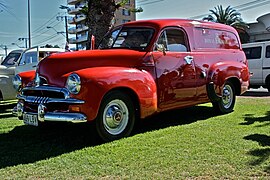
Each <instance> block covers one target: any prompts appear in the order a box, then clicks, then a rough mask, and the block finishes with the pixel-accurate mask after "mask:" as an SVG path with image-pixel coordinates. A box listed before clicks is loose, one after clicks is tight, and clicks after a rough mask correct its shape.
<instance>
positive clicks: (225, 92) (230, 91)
mask: <svg viewBox="0 0 270 180" xmlns="http://www.w3.org/2000/svg"><path fill="white" fill-rule="evenodd" d="M212 104H213V107H214V108H215V110H216V111H218V112H219V113H222V114H225V113H229V112H232V111H233V108H234V104H235V89H234V86H233V84H232V83H231V82H229V81H228V82H226V83H225V84H224V87H223V89H222V96H221V98H220V99H219V100H218V101H216V102H212Z"/></svg>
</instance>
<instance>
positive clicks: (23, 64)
mask: <svg viewBox="0 0 270 180" xmlns="http://www.w3.org/2000/svg"><path fill="white" fill-rule="evenodd" d="M59 52H65V49H62V48H42V47H38V46H36V47H32V48H29V49H27V50H25V52H24V53H23V56H22V58H20V59H19V61H18V63H17V66H16V68H15V74H18V73H21V72H25V71H31V70H35V69H36V67H37V65H38V63H39V61H40V60H42V59H43V58H45V57H47V56H49V55H51V54H54V53H59Z"/></svg>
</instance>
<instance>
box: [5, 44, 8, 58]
mask: <svg viewBox="0 0 270 180" xmlns="http://www.w3.org/2000/svg"><path fill="white" fill-rule="evenodd" d="M4 49H5V54H6V56H7V49H8V48H7V46H6V45H5V48H4Z"/></svg>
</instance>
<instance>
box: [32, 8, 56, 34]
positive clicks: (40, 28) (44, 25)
mask: <svg viewBox="0 0 270 180" xmlns="http://www.w3.org/2000/svg"><path fill="white" fill-rule="evenodd" d="M59 14H60V13H57V14H55V15H53V17H51V18H50V19H49V20H48V21H46V22H45V23H44V24H42V25H41V26H40V27H38V28H37V29H35V30H34V31H32V33H35V32H38V31H41V30H42V29H44V28H46V27H47V26H49V25H51V24H52V23H54V22H55V21H57V19H56V17H57V16H58V15H59ZM51 21H52V22H51Z"/></svg>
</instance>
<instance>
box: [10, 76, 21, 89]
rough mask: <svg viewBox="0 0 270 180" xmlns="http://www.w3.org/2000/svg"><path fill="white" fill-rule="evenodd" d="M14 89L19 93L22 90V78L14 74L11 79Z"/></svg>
mask: <svg viewBox="0 0 270 180" xmlns="http://www.w3.org/2000/svg"><path fill="white" fill-rule="evenodd" d="M12 84H13V87H14V89H15V90H16V91H17V92H19V91H20V90H21V88H22V78H21V76H20V75H19V74H16V75H15V76H14V77H13V79H12Z"/></svg>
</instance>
